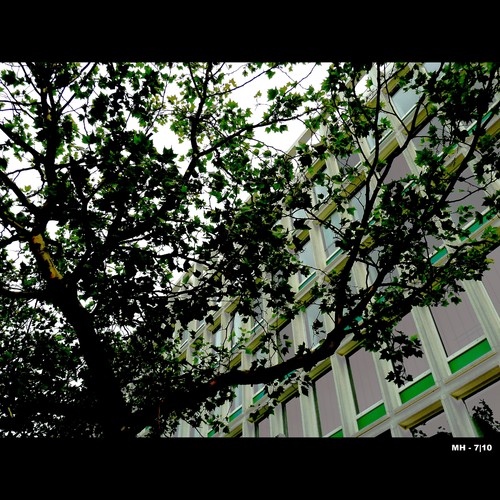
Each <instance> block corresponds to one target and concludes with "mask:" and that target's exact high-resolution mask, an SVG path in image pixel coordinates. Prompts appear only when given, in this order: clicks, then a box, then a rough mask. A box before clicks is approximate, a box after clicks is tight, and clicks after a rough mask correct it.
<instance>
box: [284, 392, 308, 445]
mask: <svg viewBox="0 0 500 500" xmlns="http://www.w3.org/2000/svg"><path fill="white" fill-rule="evenodd" d="M282 409H283V426H284V430H285V436H287V437H303V436H304V431H303V429H302V416H301V413H300V400H299V398H298V397H297V396H295V397H293V398H291V399H289V400H288V401H287V402H286V403H283V404H282Z"/></svg>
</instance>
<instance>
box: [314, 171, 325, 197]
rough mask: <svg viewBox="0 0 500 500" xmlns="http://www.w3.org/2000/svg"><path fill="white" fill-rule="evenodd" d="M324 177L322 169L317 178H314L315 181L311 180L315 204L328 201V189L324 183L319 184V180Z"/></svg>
mask: <svg viewBox="0 0 500 500" xmlns="http://www.w3.org/2000/svg"><path fill="white" fill-rule="evenodd" d="M324 175H325V172H324V169H323V170H322V171H321V172H320V173H319V176H316V178H315V179H313V182H314V185H313V192H314V198H315V200H316V203H319V204H321V203H325V201H326V200H327V199H328V187H327V186H325V185H324V182H320V180H319V179H320V178H322V177H323V176H324Z"/></svg>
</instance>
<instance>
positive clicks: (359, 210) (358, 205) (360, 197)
mask: <svg viewBox="0 0 500 500" xmlns="http://www.w3.org/2000/svg"><path fill="white" fill-rule="evenodd" d="M365 197H366V186H363V187H362V188H361V189H360V190H359V191H358V192H357V193H356V194H355V195H354V196H353V197H352V198H351V206H352V207H354V208H355V210H356V211H355V212H354V218H355V219H356V220H361V219H362V218H363V214H364V212H365Z"/></svg>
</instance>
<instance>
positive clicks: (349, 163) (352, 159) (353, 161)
mask: <svg viewBox="0 0 500 500" xmlns="http://www.w3.org/2000/svg"><path fill="white" fill-rule="evenodd" d="M337 163H338V166H339V171H340V173H341V174H343V173H345V172H346V171H347V170H350V169H352V168H353V167H355V166H356V165H358V164H359V163H360V161H359V154H358V153H352V154H351V155H349V156H347V157H345V158H337Z"/></svg>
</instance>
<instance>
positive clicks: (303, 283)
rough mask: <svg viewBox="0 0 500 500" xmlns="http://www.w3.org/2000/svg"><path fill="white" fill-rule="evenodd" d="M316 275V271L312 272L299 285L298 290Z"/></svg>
mask: <svg viewBox="0 0 500 500" xmlns="http://www.w3.org/2000/svg"><path fill="white" fill-rule="evenodd" d="M315 277H316V272H314V273H312V274H311V275H310V276H309V277H308V278H307V279H306V280H305V281H304V282H302V283H301V284H300V285H299V290H302V288H304V287H305V286H306V285H307V284H308V283H310V282H311V281H312V280H313V279H314V278H315Z"/></svg>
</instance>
